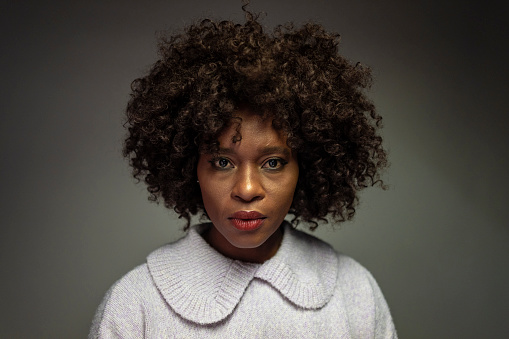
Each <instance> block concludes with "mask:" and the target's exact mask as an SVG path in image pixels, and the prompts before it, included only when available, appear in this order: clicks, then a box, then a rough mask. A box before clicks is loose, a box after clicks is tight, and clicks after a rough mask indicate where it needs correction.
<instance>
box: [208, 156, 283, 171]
mask: <svg viewBox="0 0 509 339" xmlns="http://www.w3.org/2000/svg"><path fill="white" fill-rule="evenodd" d="M223 160H225V161H226V162H227V164H225V166H220V165H219V162H220V161H223ZM271 161H276V162H277V164H276V165H275V166H274V167H266V165H268V164H269V162H271ZM209 163H210V164H211V165H212V167H214V168H215V169H217V170H220V171H221V170H226V169H229V168H234V166H233V164H232V162H231V161H230V160H229V159H227V158H222V157H218V158H214V159H212V160H210V161H209ZM286 164H288V161H286V160H284V159H281V158H270V159H268V160H267V161H265V162H264V163H263V164H262V168H266V169H268V170H271V171H277V170H280V169H282V168H283V167H284V166H285V165H286ZM228 165H229V166H228ZM278 165H279V166H278Z"/></svg>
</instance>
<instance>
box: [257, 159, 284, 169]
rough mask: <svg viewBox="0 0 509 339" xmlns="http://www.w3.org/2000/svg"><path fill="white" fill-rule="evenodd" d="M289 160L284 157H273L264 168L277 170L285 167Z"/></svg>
mask: <svg viewBox="0 0 509 339" xmlns="http://www.w3.org/2000/svg"><path fill="white" fill-rule="evenodd" d="M287 163H288V162H286V161H285V160H283V159H280V158H272V159H269V160H267V161H266V162H265V163H264V164H263V166H262V168H266V169H270V170H277V169H281V168H283V166H284V165H286V164H287Z"/></svg>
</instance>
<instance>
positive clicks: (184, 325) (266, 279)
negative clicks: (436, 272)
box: [89, 223, 397, 338]
mask: <svg viewBox="0 0 509 339" xmlns="http://www.w3.org/2000/svg"><path fill="white" fill-rule="evenodd" d="M207 227H210V224H203V225H198V226H195V227H192V228H191V229H190V231H189V233H188V234H187V236H185V237H184V238H182V239H180V240H178V241H177V242H175V243H172V244H168V245H166V246H163V247H161V248H159V249H158V250H156V251H154V252H153V253H151V254H150V255H149V256H148V258H147V263H146V264H143V265H141V266H139V267H137V268H135V269H134V270H132V271H131V272H129V273H128V274H127V275H125V276H124V277H123V278H122V279H120V280H119V281H117V282H116V283H115V284H114V285H113V286H112V287H111V288H110V290H109V291H108V292H107V294H106V296H105V298H104V300H103V302H102V304H101V305H100V306H99V309H98V310H97V313H96V315H95V318H94V321H93V324H92V329H91V331H90V335H89V338H397V335H396V332H395V329H394V325H393V322H392V319H391V315H390V312H389V308H388V307H387V303H386V302H385V300H384V297H383V295H382V293H381V291H380V289H379V287H378V285H377V283H376V282H375V280H374V279H373V277H372V276H371V274H370V273H369V272H368V271H367V270H366V269H365V268H363V267H362V266H361V265H360V264H358V263H357V262H356V261H354V260H353V259H351V258H349V257H347V256H345V255H342V254H338V253H336V252H335V251H334V250H333V249H332V247H330V246H329V245H328V244H326V243H324V242H322V241H321V240H318V239H317V238H315V237H313V236H311V235H308V234H305V233H303V232H300V231H297V230H295V229H293V228H292V227H291V226H290V225H289V224H287V223H285V225H284V236H283V240H282V243H281V247H280V248H279V250H278V252H277V253H276V255H275V256H274V257H272V258H271V259H270V260H268V261H266V262H264V263H263V264H253V263H246V262H242V261H238V260H232V259H229V258H226V257H224V256H222V255H221V254H220V253H218V252H216V251H215V250H214V249H213V248H212V247H210V246H209V245H208V244H207V243H206V242H205V240H204V239H203V238H202V237H201V236H200V233H201V232H203V231H204V230H205V229H206V228H207Z"/></svg>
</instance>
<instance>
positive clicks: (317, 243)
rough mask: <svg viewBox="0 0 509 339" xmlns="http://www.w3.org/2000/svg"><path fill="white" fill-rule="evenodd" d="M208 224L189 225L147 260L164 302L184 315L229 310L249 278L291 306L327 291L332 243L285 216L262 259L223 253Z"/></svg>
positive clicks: (210, 317)
mask: <svg viewBox="0 0 509 339" xmlns="http://www.w3.org/2000/svg"><path fill="white" fill-rule="evenodd" d="M208 227H211V224H203V225H198V226H193V227H191V229H190V230H189V233H188V234H187V236H185V237H184V238H182V239H180V240H179V241H177V242H175V243H172V244H168V245H165V246H163V247H161V248H159V249H157V250H156V251H154V252H152V253H151V254H150V255H149V256H148V258H147V264H148V268H149V271H150V274H151V276H152V279H153V280H154V283H155V285H156V287H157V288H158V290H159V291H160V293H161V294H162V296H163V297H164V299H165V300H166V302H167V303H168V304H169V305H170V306H171V308H172V309H173V310H174V311H175V312H177V313H178V314H179V315H181V316H182V317H183V318H185V319H187V320H190V321H193V322H196V323H199V324H212V323H215V322H218V321H221V320H223V319H225V318H226V317H227V316H228V315H230V314H231V313H232V312H233V310H234V309H235V307H236V306H237V304H238V303H239V301H240V300H241V298H242V296H243V294H244V291H245V290H246V289H247V287H248V285H249V283H250V282H251V280H253V279H254V278H257V279H262V280H264V281H266V282H267V283H269V284H270V285H271V286H273V287H274V288H275V289H276V290H278V291H279V292H280V293H281V294H282V295H284V296H285V297H286V298H288V299H289V300H290V301H291V302H292V303H294V304H295V305H296V306H298V307H301V308H304V309H318V308H321V307H323V306H324V305H325V304H327V302H329V300H330V299H331V297H332V294H333V292H334V288H335V286H336V280H337V273H338V258H337V255H336V252H335V251H334V250H333V249H332V247H331V246H329V245H328V244H326V243H324V242H322V241H321V240H319V239H317V238H315V237H313V236H311V235H308V234H306V233H303V232H300V231H297V230H295V229H293V228H292V226H291V225H290V224H289V223H287V222H284V225H283V227H284V236H283V240H282V242H281V246H280V248H279V250H278V252H277V253H276V255H274V257H272V258H271V259H269V260H267V261H266V262H264V263H263V264H255V263H247V262H243V261H239V260H233V259H230V258H227V257H225V256H223V255H222V254H220V253H219V252H217V251H216V250H215V249H213V248H212V247H210V246H209V245H208V243H207V242H206V241H205V240H204V239H203V238H202V237H201V235H200V233H201V232H203V231H204V230H205V229H206V228H208Z"/></svg>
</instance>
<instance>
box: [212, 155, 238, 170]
mask: <svg viewBox="0 0 509 339" xmlns="http://www.w3.org/2000/svg"><path fill="white" fill-rule="evenodd" d="M209 162H210V163H211V164H212V166H213V167H214V168H216V169H227V168H233V164H232V163H231V161H230V160H228V159H226V158H215V159H212V160H211V161H209Z"/></svg>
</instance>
